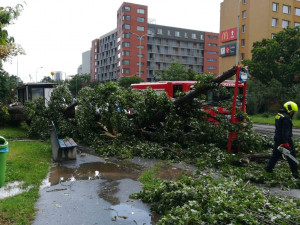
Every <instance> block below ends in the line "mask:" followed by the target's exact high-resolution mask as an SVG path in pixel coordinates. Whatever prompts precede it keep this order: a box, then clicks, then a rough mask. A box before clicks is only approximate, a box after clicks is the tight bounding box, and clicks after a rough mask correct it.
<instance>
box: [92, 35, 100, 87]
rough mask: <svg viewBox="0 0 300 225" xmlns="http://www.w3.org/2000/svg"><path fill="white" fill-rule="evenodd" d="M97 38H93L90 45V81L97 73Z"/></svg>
mask: <svg viewBox="0 0 300 225" xmlns="http://www.w3.org/2000/svg"><path fill="white" fill-rule="evenodd" d="M99 44H100V43H99V39H95V40H93V41H92V47H91V51H90V52H91V56H90V57H91V60H90V62H91V65H90V68H91V71H90V74H91V82H92V81H95V80H96V78H95V77H96V75H97V64H98V53H99V46H100V45H99Z"/></svg>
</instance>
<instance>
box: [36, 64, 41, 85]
mask: <svg viewBox="0 0 300 225" xmlns="http://www.w3.org/2000/svg"><path fill="white" fill-rule="evenodd" d="M42 68H43V67H42V66H41V67H39V68H37V69H36V72H35V82H36V83H37V82H38V81H37V74H38V71H39V69H42Z"/></svg>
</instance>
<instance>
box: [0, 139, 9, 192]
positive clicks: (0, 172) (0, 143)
mask: <svg viewBox="0 0 300 225" xmlns="http://www.w3.org/2000/svg"><path fill="white" fill-rule="evenodd" d="M7 153H8V142H7V141H6V139H5V138H4V137H1V136H0V188H1V187H2V185H3V184H4V180H5V169H6V154H7Z"/></svg>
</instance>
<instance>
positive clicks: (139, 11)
mask: <svg viewBox="0 0 300 225" xmlns="http://www.w3.org/2000/svg"><path fill="white" fill-rule="evenodd" d="M137 13H140V14H145V10H144V9H137Z"/></svg>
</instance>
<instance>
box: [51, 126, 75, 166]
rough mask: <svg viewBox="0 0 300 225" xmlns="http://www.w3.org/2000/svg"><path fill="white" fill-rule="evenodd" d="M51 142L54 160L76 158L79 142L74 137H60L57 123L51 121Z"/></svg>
mask: <svg viewBox="0 0 300 225" xmlns="http://www.w3.org/2000/svg"><path fill="white" fill-rule="evenodd" d="M51 124H52V126H50V142H51V148H52V158H53V160H54V161H62V160H69V159H76V152H77V144H76V143H75V141H74V140H73V139H72V138H69V139H59V138H58V134H57V132H56V128H55V125H54V123H53V121H51Z"/></svg>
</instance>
